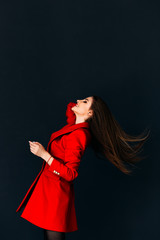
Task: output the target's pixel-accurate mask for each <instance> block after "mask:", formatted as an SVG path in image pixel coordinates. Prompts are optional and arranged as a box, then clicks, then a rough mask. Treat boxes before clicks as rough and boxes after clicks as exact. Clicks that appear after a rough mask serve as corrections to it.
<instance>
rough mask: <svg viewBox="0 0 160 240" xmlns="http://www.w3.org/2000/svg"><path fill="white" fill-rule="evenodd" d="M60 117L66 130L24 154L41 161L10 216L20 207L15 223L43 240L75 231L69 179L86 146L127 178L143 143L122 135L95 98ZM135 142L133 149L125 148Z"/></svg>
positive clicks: (70, 106)
mask: <svg viewBox="0 0 160 240" xmlns="http://www.w3.org/2000/svg"><path fill="white" fill-rule="evenodd" d="M66 117H67V124H66V125H65V126H64V127H63V128H61V129H60V130H59V131H57V132H54V133H52V134H51V137H50V140H49V143H48V146H47V150H45V148H44V147H43V146H42V145H41V144H40V143H39V142H31V141H29V145H30V151H31V152H32V153H33V154H35V155H37V156H39V157H41V158H42V159H43V160H44V161H43V165H42V168H41V171H40V172H39V174H38V175H37V177H36V179H35V180H34V182H33V183H32V185H31V187H30V188H29V190H28V192H27V193H26V195H25V197H24V198H23V200H22V202H21V204H20V205H19V207H18V208H17V210H16V212H18V211H20V209H22V207H24V210H23V212H22V214H21V217H23V218H25V219H26V220H28V221H30V222H31V223H33V224H34V225H37V226H39V227H41V228H43V229H44V237H45V239H46V240H55V239H56V240H61V239H65V232H73V231H76V230H78V226H77V219H76V212H75V203H74V201H75V195H74V179H75V178H77V176H78V168H79V165H80V161H81V158H82V156H83V154H84V151H85V149H86V147H87V146H88V145H91V146H92V147H93V149H94V151H95V154H96V156H97V157H98V158H99V157H100V158H105V159H108V160H109V161H110V162H111V163H113V164H114V165H115V166H116V167H117V168H118V169H120V170H121V171H122V172H123V173H126V174H130V173H131V171H130V170H129V169H128V168H127V166H126V165H125V164H126V163H128V164H133V163H135V162H137V161H138V160H140V159H142V157H141V158H140V157H139V156H137V154H138V151H139V150H140V149H141V147H142V145H143V144H144V142H145V141H146V139H147V138H148V135H146V136H143V134H141V135H139V136H138V137H135V136H130V135H128V134H126V133H125V132H124V131H123V130H122V129H121V127H120V125H119V124H118V122H117V121H116V120H115V118H114V117H113V115H112V113H111V112H110V110H109V108H108V106H107V104H106V103H105V102H104V101H103V100H102V99H101V98H100V97H98V96H90V97H87V98H85V99H82V100H77V104H76V103H73V102H70V103H69V104H68V105H67V110H66ZM137 141H138V142H139V143H138V144H137V145H134V146H131V145H130V144H129V143H128V142H137Z"/></svg>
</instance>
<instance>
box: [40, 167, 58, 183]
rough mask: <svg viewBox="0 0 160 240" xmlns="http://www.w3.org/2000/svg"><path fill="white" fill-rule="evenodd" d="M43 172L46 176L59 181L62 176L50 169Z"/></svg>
mask: <svg viewBox="0 0 160 240" xmlns="http://www.w3.org/2000/svg"><path fill="white" fill-rule="evenodd" d="M43 174H44V175H45V176H46V177H49V178H51V179H53V180H55V181H59V180H60V179H61V177H60V176H59V175H57V174H55V173H52V172H51V171H49V170H48V169H45V170H44V171H43Z"/></svg>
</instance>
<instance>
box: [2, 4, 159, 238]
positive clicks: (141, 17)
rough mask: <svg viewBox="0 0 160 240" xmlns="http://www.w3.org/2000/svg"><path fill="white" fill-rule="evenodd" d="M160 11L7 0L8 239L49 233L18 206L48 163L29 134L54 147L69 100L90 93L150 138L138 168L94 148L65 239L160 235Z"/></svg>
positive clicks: (81, 175)
mask: <svg viewBox="0 0 160 240" xmlns="http://www.w3.org/2000/svg"><path fill="white" fill-rule="evenodd" d="M159 12H160V8H159V1H154V0H150V1H146V0H142V1H141V0H137V1H135V0H122V1H120V0H112V1H101V0H96V1H95V0H92V1H87V0H81V1H75V0H74V1H70V0H69V1H51V0H50V1H33V0H32V1H29V0H27V1H22V0H19V1H11V0H10V1H7V0H5V1H4V0H3V1H1V2H0V98H1V99H0V102H1V104H0V114H1V118H0V119H1V124H0V128H1V131H0V132H1V154H0V156H1V167H0V180H1V185H0V194H1V196H0V199H1V223H0V228H1V239H3V240H5V239H7V240H8V239H16V240H21V239H23V240H28V239H43V232H42V229H41V228H39V227H36V226H35V225H32V224H31V223H29V222H28V221H26V220H25V219H22V218H21V217H20V212H19V213H16V209H17V207H18V206H19V204H20V202H21V201H22V199H23V197H24V195H25V194H26V192H27V190H28V188H29V187H30V185H31V183H32V182H33V180H34V179H35V177H36V176H37V174H38V172H39V171H40V169H41V166H42V162H43V160H42V159H41V158H39V157H37V156H35V155H33V154H32V153H31V152H30V150H29V144H28V140H31V141H38V142H40V143H41V144H42V145H43V146H44V147H45V148H46V146H47V143H48V141H49V138H50V135H51V133H52V132H54V131H57V130H59V129H60V128H61V127H62V126H64V125H65V124H66V117H65V110H66V106H67V104H68V103H69V102H70V101H73V102H74V101H76V100H77V99H82V98H84V97H87V96H91V95H98V96H100V97H102V98H103V100H104V101H105V102H106V103H107V104H108V106H109V108H110V110H111V111H112V113H113V115H114V116H115V118H116V119H117V121H118V122H119V123H120V124H121V126H122V128H123V129H124V130H125V131H126V132H127V133H129V134H133V135H138V134H140V133H141V132H142V131H143V130H144V129H145V128H146V127H148V128H150V129H151V137H150V139H149V140H148V141H147V142H146V144H145V145H144V150H143V155H147V158H146V159H145V160H143V161H142V162H140V163H138V164H137V168H136V169H135V170H134V173H133V175H132V176H127V175H124V174H123V173H122V172H120V171H119V170H118V169H117V168H115V167H114V165H111V164H110V163H109V161H107V160H106V162H104V161H101V160H99V159H97V158H96V157H95V155H94V153H93V151H92V150H91V149H88V150H87V151H86V153H85V155H84V156H83V161H82V163H81V165H80V169H79V177H78V178H77V179H76V182H75V194H76V202H75V203H76V211H77V219H78V227H79V230H78V231H76V232H72V233H67V235H66V236H67V238H66V239H67V240H69V239H70V240H72V239H73V240H75V239H76V240H80V239H87V240H90V239H92V240H100V239H103V240H104V239H109V240H117V239H119V240H143V239H145V240H150V239H154V240H158V239H160V228H159V222H160V204H159V203H160V187H159V183H160V174H159V168H160V160H159V148H160V144H159V143H160V142H159V138H158V136H159V133H160V131H159V121H160V114H159V111H158V110H159V107H160V101H159V90H160V88H159V87H160V82H159V80H160V71H159V67H160V14H159ZM24 234H25V235H24ZM23 235H24V236H23ZM22 236H23V237H22Z"/></svg>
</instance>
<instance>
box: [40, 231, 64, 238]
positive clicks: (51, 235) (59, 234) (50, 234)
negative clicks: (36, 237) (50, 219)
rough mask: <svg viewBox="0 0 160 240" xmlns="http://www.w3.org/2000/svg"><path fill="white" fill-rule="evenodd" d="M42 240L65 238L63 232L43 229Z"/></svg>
mask: <svg viewBox="0 0 160 240" xmlns="http://www.w3.org/2000/svg"><path fill="white" fill-rule="evenodd" d="M44 240H65V232H56V231H51V230H46V229H44Z"/></svg>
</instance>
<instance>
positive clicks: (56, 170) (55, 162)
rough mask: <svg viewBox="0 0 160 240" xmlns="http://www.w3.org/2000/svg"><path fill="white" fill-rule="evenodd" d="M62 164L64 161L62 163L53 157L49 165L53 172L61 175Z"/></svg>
mask: <svg viewBox="0 0 160 240" xmlns="http://www.w3.org/2000/svg"><path fill="white" fill-rule="evenodd" d="M60 164H62V163H60V162H59V160H57V159H55V158H53V161H52V163H51V165H50V166H49V168H48V170H49V171H51V172H52V173H55V174H57V175H60Z"/></svg>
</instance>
